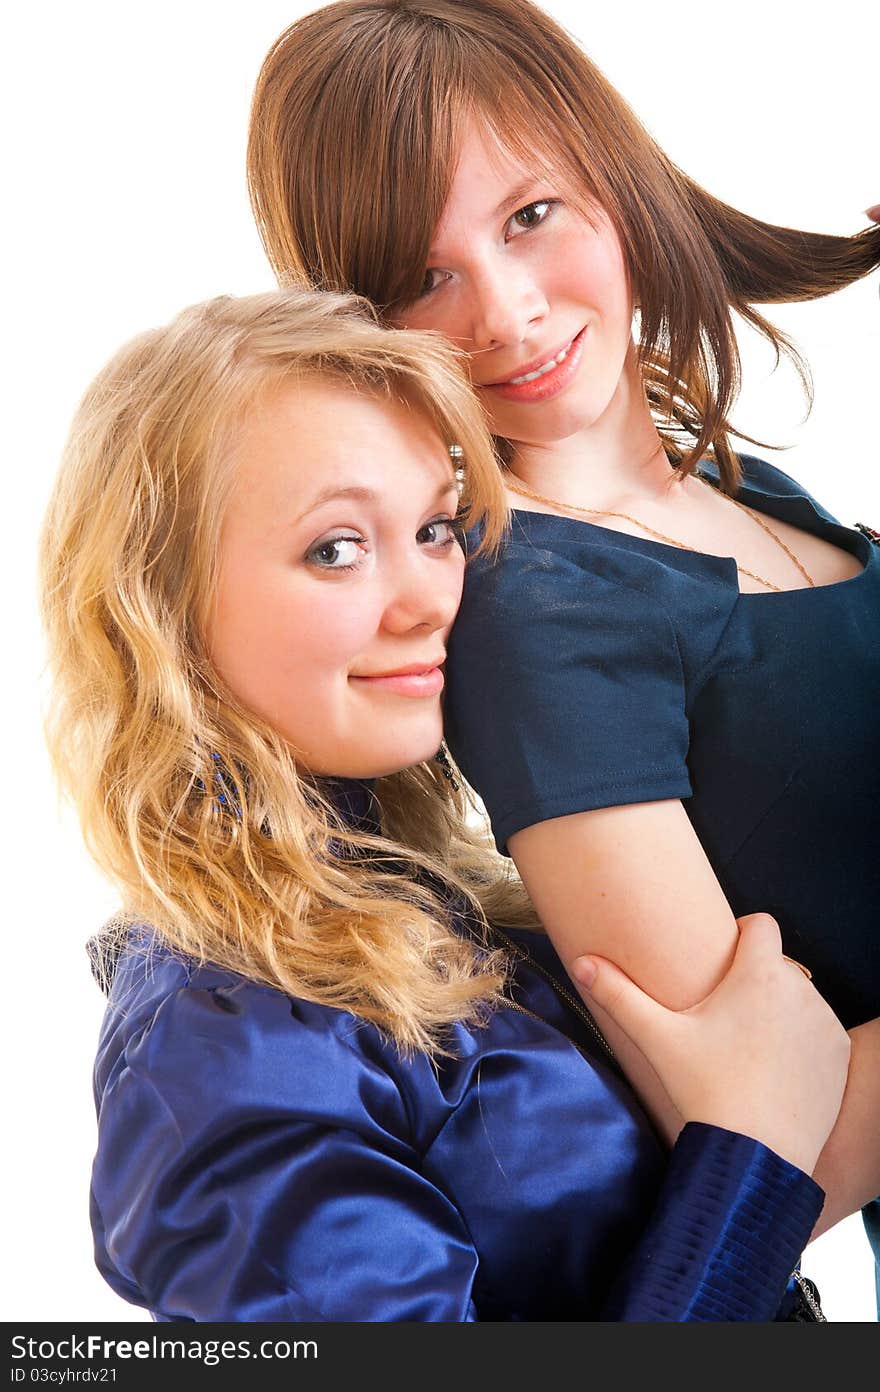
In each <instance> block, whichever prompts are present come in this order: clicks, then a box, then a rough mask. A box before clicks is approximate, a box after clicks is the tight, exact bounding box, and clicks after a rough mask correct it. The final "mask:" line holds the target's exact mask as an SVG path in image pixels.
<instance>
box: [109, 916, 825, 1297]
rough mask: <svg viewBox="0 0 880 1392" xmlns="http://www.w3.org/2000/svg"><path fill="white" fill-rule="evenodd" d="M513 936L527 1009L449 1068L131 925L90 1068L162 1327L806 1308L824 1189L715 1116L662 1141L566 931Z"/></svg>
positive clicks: (119, 1253)
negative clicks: (607, 1036)
mask: <svg viewBox="0 0 880 1392" xmlns="http://www.w3.org/2000/svg"><path fill="white" fill-rule="evenodd" d="M457 921H458V923H459V927H460V929H461V931H463V932H465V931H467V925H466V922H465V921H464V920H462V919H458V920H457ZM510 937H511V940H512V941H513V944H514V948H515V950H516V952H517V953H518V954H519V955H518V956H517V962H516V970H515V975H514V978H513V982H512V985H511V1004H510V1005H509V1006H506V1007H503V1008H500V1009H498V1010H496V1011H494V1012H493V1013H492V1014H491V1016H490V1017H489V1019H488V1022H487V1023H486V1024H485V1026H484V1027H482V1028H466V1027H464V1026H462V1025H459V1026H457V1027H455V1028H454V1029H453V1030H452V1031H451V1037H450V1045H451V1048H452V1050H453V1051H454V1056H453V1057H450V1058H444V1059H441V1060H440V1062H439V1065H438V1066H436V1067H435V1066H434V1065H432V1063H431V1061H430V1060H429V1059H428V1058H427V1057H425V1056H424V1055H420V1054H416V1055H415V1056H414V1057H412V1058H410V1059H404V1058H401V1056H400V1055H399V1053H398V1052H397V1050H396V1049H395V1048H394V1047H393V1046H392V1045H391V1044H389V1042H388V1041H387V1039H385V1038H383V1036H382V1035H381V1034H380V1033H379V1031H378V1030H377V1029H376V1028H375V1027H374V1026H372V1025H370V1024H368V1023H365V1022H364V1021H363V1020H359V1019H357V1018H356V1017H354V1016H353V1015H351V1014H349V1013H347V1012H345V1011H341V1010H335V1009H332V1008H330V1007H327V1006H321V1005H315V1004H312V1003H310V1002H308V1001H304V1000H298V999H293V998H291V997H289V996H286V995H284V994H282V993H281V992H280V991H278V990H274V989H272V988H271V987H268V986H262V985H258V984H256V983H255V982H253V981H249V980H247V979H245V978H243V977H241V976H238V975H236V974H235V973H233V972H230V971H227V970H224V969H221V968H219V967H215V966H211V965H210V964H209V965H203V966H197V965H195V964H194V963H192V962H190V961H188V960H186V959H185V958H182V957H180V956H178V955H176V954H174V953H172V952H170V951H169V950H168V949H166V948H164V947H163V946H161V944H160V943H159V942H158V941H157V940H156V939H155V938H154V936H153V935H152V934H151V933H150V931H149V930H148V929H146V928H144V929H143V930H134V931H132V933H131V934H130V936H129V939H128V943H127V945H126V946H125V948H124V950H123V951H122V953H121V955H120V956H119V958H118V961H117V963H116V966H115V970H114V971H113V972H112V973H111V976H112V982H105V984H107V985H109V988H110V1000H109V1004H108V1007H107V1012H106V1016H105V1020H104V1025H103V1028H102V1031H101V1039H100V1044H99V1048H98V1056H97V1061H96V1065H95V1098H96V1104H97V1110H98V1148H97V1154H96V1157H95V1162H94V1168H93V1176H92V1198H91V1213H92V1226H93V1231H94V1238H95V1254H96V1260H97V1263H98V1266H99V1268H100V1270H101V1272H102V1273H103V1275H104V1276H105V1278H106V1279H107V1281H108V1282H109V1283H110V1285H111V1286H112V1287H113V1288H114V1290H116V1291H117V1292H118V1293H119V1294H120V1295H121V1296H123V1297H124V1298H125V1299H126V1300H130V1301H133V1302H135V1303H137V1304H140V1305H144V1306H146V1307H147V1308H148V1309H150V1310H151V1311H152V1313H153V1315H154V1317H155V1318H156V1319H158V1320H180V1319H183V1320H198V1321H209V1320H236V1321H238V1320H248V1321H251V1320H257V1321H262V1320H267V1321H328V1320H329V1321H333V1320H342V1321H352V1320H357V1321H400V1320H416V1321H455V1322H460V1321H471V1320H495V1321H507V1320H511V1321H516V1320H541V1321H544V1320H547V1321H549V1320H593V1319H604V1320H666V1321H686V1320H687V1321H690V1320H693V1321H698V1320H699V1321H706V1320H772V1319H774V1318H789V1317H791V1314H790V1312H791V1307H792V1304H793V1300H794V1285H793V1283H792V1282H791V1281H790V1280H789V1274H790V1273H791V1271H792V1270H793V1268H794V1266H795V1264H796V1262H797V1260H798V1257H799V1254H800V1252H801V1250H802V1248H803V1247H804V1245H805V1244H806V1241H807V1239H808V1237H809V1234H810V1232H811V1230H812V1227H813V1224H814V1223H815V1220H816V1218H817V1216H818V1214H819V1212H820V1209H821V1204H822V1191H821V1190H820V1189H819V1188H818V1186H817V1185H816V1184H815V1183H814V1181H813V1180H812V1179H811V1178H810V1177H809V1176H808V1175H805V1174H803V1173H802V1172H801V1171H800V1170H798V1169H796V1168H795V1167H794V1166H792V1165H790V1164H788V1163H787V1162H786V1161H784V1160H782V1159H781V1158H780V1157H778V1156H777V1155H775V1154H774V1153H773V1152H772V1151H770V1150H768V1149H767V1148H766V1147H764V1146H763V1145H761V1144H760V1143H759V1142H757V1141H754V1140H751V1139H748V1138H746V1137H744V1136H740V1135H736V1134H734V1133H732V1132H729V1131H724V1130H720V1129H718V1128H715V1127H712V1126H708V1125H703V1124H698V1123H691V1124H690V1125H688V1126H686V1127H685V1129H684V1131H683V1132H682V1134H681V1136H680V1138H679V1140H678V1142H677V1143H676V1145H675V1147H674V1149H673V1151H672V1154H671V1157H670V1156H667V1154H666V1153H665V1152H664V1150H663V1148H662V1147H661V1145H660V1143H659V1142H658V1140H657V1138H656V1136H655V1134H654V1132H653V1130H652V1128H651V1126H650V1124H649V1122H648V1120H647V1118H646V1117H645V1115H644V1113H643V1112H642V1111H641V1109H640V1107H639V1105H638V1103H637V1101H636V1098H635V1095H634V1093H633V1091H632V1089H631V1088H630V1087H629V1085H628V1084H627V1083H626V1082H625V1081H624V1080H623V1079H622V1078H621V1076H620V1074H619V1073H618V1071H617V1069H616V1066H615V1065H614V1064H613V1062H612V1061H611V1060H610V1059H609V1057H608V1055H607V1053H606V1052H605V1049H604V1047H603V1043H602V1041H601V1039H600V1038H598V1037H597V1035H596V1034H595V1033H594V1032H593V1030H592V1028H591V1027H590V1021H589V1018H588V1017H586V1016H585V1014H584V1012H582V1011H581V1010H580V1009H578V1010H573V1009H571V1008H570V1007H569V1006H568V1004H567V1003H566V1002H565V1001H564V1000H563V998H562V997H561V996H560V994H559V992H558V990H557V989H556V987H555V985H554V983H555V982H559V981H560V980H562V979H564V974H563V973H562V969H561V966H560V964H559V962H558V959H557V958H556V956H555V954H554V953H553V949H552V947H551V945H550V943H549V942H548V941H547V939H545V938H542V937H540V936H538V935H534V934H529V933H525V932H521V933H516V934H511V935H510Z"/></svg>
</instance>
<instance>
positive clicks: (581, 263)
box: [394, 121, 633, 445]
mask: <svg viewBox="0 0 880 1392" xmlns="http://www.w3.org/2000/svg"><path fill="white" fill-rule="evenodd" d="M632 318H633V309H632V296H631V292H630V287H629V282H628V276H627V272H626V265H625V261H624V256H623V250H622V248H621V245H620V240H619V238H618V236H617V233H616V231H615V229H614V227H613V225H612V224H611V222H610V220H609V219H608V217H607V215H606V214H605V213H604V212H603V211H602V210H601V209H599V208H596V210H595V213H594V214H593V215H592V216H591V218H590V219H589V220H588V218H587V217H586V216H584V214H583V213H582V212H581V211H580V210H579V209H578V208H576V207H575V206H574V205H573V203H572V201H571V199H570V198H569V196H568V195H567V193H566V192H565V191H564V189H563V188H562V187H561V181H560V180H559V179H558V178H556V177H552V176H547V175H543V174H540V175H539V174H536V173H535V170H534V168H529V167H527V166H526V165H524V164H523V163H522V161H521V160H520V159H518V158H517V157H516V156H514V155H513V154H512V153H511V152H510V151H508V150H506V149H505V148H504V147H503V146H501V145H500V144H499V143H498V141H497V140H496V139H495V138H494V137H493V136H492V134H491V132H488V131H486V130H484V129H481V128H480V127H479V126H478V125H477V124H476V123H475V122H473V121H472V122H470V123H469V124H468V125H467V126H466V128H465V134H464V137H463V140H462V144H461V148H460V154H459V162H458V165H457V169H456V173H455V176H454V179H453V183H452V187H451V190H450V194H449V197H448V200H447V203H446V206H445V208H444V210H443V214H442V216H441V218H440V221H439V223H438V225H437V227H436V229H435V232H434V237H433V240H432V246H431V251H430V254H429V257H428V264H427V268H426V272H425V282H424V287H423V290H422V293H421V295H420V296H419V297H418V298H417V299H416V300H414V301H413V302H412V303H411V304H409V305H407V306H405V307H404V308H402V309H401V310H400V311H399V312H397V313H396V314H395V318H394V322H395V323H396V324H397V325H398V326H399V327H403V328H419V329H435V330H437V331H439V332H440V333H442V334H444V335H445V336H446V337H447V338H449V339H451V340H452V342H453V343H455V344H456V345H457V346H458V347H459V348H462V349H464V350H465V351H466V352H467V354H468V356H469V362H470V373H471V380H472V382H473V384H474V386H475V387H476V389H477V391H478V394H479V396H480V398H481V400H482V402H483V405H484V407H485V408H486V411H487V413H488V415H489V419H490V421H491V424H492V428H493V430H494V432H495V433H496V434H497V435H501V436H503V437H505V438H506V439H509V440H513V441H518V442H521V443H523V444H535V445H542V444H550V443H552V442H553V441H555V440H562V439H567V438H569V437H570V436H571V435H573V434H575V433H577V432H578V431H580V430H583V429H585V428H590V427H592V426H594V425H596V424H597V423H598V422H600V421H601V420H602V418H603V416H605V414H606V413H607V412H608V409H609V407H610V406H611V405H612V403H613V402H614V400H615V398H616V396H617V394H618V393H619V392H621V391H622V390H625V381H624V377H625V367H626V360H627V353H628V350H629V348H630V343H631V337H632ZM523 379H525V380H523Z"/></svg>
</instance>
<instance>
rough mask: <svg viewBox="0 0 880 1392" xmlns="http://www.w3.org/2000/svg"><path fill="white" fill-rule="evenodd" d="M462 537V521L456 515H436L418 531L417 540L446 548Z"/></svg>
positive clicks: (428, 544) (427, 544)
mask: <svg viewBox="0 0 880 1392" xmlns="http://www.w3.org/2000/svg"><path fill="white" fill-rule="evenodd" d="M460 538H461V523H460V522H459V521H458V519H457V518H455V517H435V518H433V519H432V520H431V521H430V522H426V523H425V525H424V527H420V528H419V530H418V531H417V532H416V541H419V542H421V543H422V544H424V545H426V546H438V547H441V548H443V549H445V548H446V547H447V546H451V545H452V543H453V542H454V541H458V540H459V539H460Z"/></svg>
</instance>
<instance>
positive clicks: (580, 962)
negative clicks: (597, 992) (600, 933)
mask: <svg viewBox="0 0 880 1392" xmlns="http://www.w3.org/2000/svg"><path fill="white" fill-rule="evenodd" d="M598 970H599V968H598V967H597V966H596V963H595V962H594V961H593V959H592V957H578V958H577V960H576V961H574V962H572V964H571V974H572V976H573V977H574V979H575V981H576V982H577V984H578V985H579V986H583V987H584V988H585V989H586V990H587V991H589V989H590V987H591V986H592V984H593V982H594V981H595V980H596V972H597V971H598Z"/></svg>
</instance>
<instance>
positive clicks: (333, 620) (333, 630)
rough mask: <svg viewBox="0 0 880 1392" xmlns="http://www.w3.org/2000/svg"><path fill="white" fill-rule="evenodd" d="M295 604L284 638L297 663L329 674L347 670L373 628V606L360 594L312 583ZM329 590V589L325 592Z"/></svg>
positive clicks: (364, 645)
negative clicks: (293, 622) (292, 621)
mask: <svg viewBox="0 0 880 1392" xmlns="http://www.w3.org/2000/svg"><path fill="white" fill-rule="evenodd" d="M315 590H316V591H317V593H315V592H313V593H311V594H309V595H308V596H307V597H306V598H305V602H303V603H300V604H299V605H298V606H297V614H296V627H295V629H290V630H288V632H287V634H286V641H287V645H288V648H289V650H290V652H291V656H292V660H293V661H294V663H295V664H296V665H297V666H300V667H306V668H308V667H309V666H310V665H311V666H313V667H315V668H316V669H318V670H319V671H320V672H321V673H324V674H326V675H331V674H332V673H334V672H337V671H344V670H347V668H348V667H349V665H350V664H351V662H352V661H353V660H354V659H355V658H356V657H357V656H358V655H359V654H360V653H362V652H363V651H364V649H365V648H367V647H368V646H369V644H370V641H371V639H372V638H373V636H374V635H375V632H376V619H375V615H374V613H373V606H372V605H371V604H370V603H369V600H368V598H367V597H366V596H364V595H359V594H355V593H353V592H352V591H350V590H349V591H346V590H345V589H344V588H343V586H336V585H334V584H332V583H331V584H327V585H317V586H315ZM327 591H331V593H327Z"/></svg>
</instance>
